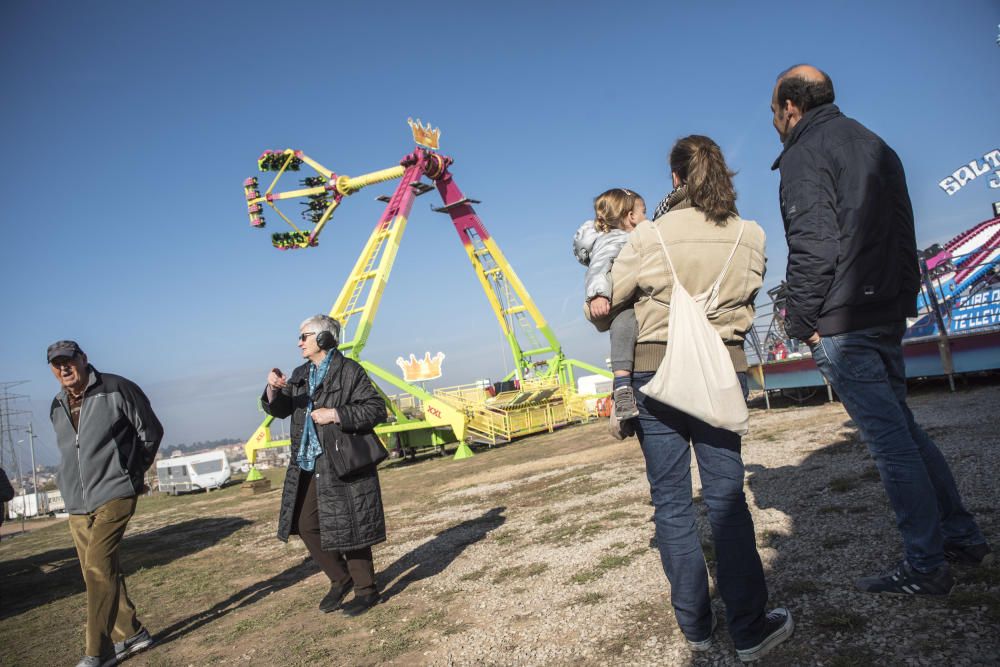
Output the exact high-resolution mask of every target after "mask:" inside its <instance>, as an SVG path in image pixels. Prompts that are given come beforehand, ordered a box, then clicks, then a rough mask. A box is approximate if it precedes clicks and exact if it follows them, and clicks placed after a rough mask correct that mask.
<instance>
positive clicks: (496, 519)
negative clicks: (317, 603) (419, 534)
mask: <svg viewBox="0 0 1000 667" xmlns="http://www.w3.org/2000/svg"><path fill="white" fill-rule="evenodd" d="M506 509H507V508H506V507H494V508H493V509H491V510H489V511H487V512H486V513H484V514H483V515H482V516H478V517H476V518H474V519H469V520H467V521H463V522H462V523H459V524H456V525H454V526H451V527H450V528H446V529H445V530H443V531H441V532H440V533H438V534H437V535H435V536H434V537H433V538H431V539H430V540H428V541H427V542H424V543H423V544H421V545H420V546H419V547H417V548H416V549H414V550H413V551H410V552H409V553H407V554H405V555H404V556H401V557H400V558H399V559H398V560H396V562H394V563H393V564H392V565H390V566H389V567H387V568H386V569H385V570H383V571H382V572H380V573H379V575H378V577H377V580H378V582H379V587H380V588H381V589H382V599H383V601H385V600H388V599H390V598H392V597H393V596H394V595H398V594H399V593H402V592H403V591H404V590H406V587H407V586H409V585H410V584H412V583H415V582H417V581H420V580H421V579H426V578H428V577H433V576H434V575H436V574H439V573H440V572H443V571H444V569H445V568H447V567H448V566H449V565H451V563H452V562H454V560H455V559H456V558H458V557H459V555H461V553H462V552H463V551H465V549H466V547H468V546H470V545H472V544H475V543H476V542H479V541H480V540H482V539H483V538H484V537H486V536H487V535H488V534H489V533H490V531H493V530H496V529H497V528H499V527H500V526H502V525H503V524H504V522H505V521H506V520H507V517H505V516H504V515H503V513H504V511H505V510H506ZM389 582H392V586H391V587H387V584H388V583H389Z"/></svg>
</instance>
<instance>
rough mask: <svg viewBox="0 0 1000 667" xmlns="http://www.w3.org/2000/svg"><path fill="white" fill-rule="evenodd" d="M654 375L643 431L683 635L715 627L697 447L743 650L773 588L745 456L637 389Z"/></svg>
mask: <svg viewBox="0 0 1000 667" xmlns="http://www.w3.org/2000/svg"><path fill="white" fill-rule="evenodd" d="M652 377H653V373H635V374H633V376H632V386H633V387H634V388H635V390H636V392H635V397H636V403H637V404H638V406H639V416H638V418H637V419H636V435H638V437H639V444H640V445H641V446H642V453H643V456H644V457H645V458H646V478H647V479H648V480H649V487H650V493H651V495H652V497H653V505H654V507H655V508H656V509H655V511H654V514H653V520H654V521H655V523H656V543H657V546H658V547H659V549H660V561H661V562H662V563H663V571H664V572H665V573H666V575H667V579H668V580H669V581H670V601H671V604H672V605H673V607H674V615H675V616H676V617H677V624H678V625H679V626H680V628H681V631H682V632H683V633H684V636H685V637H687V638H688V639H690V640H692V641H701V640H703V639H706V638H707V637H708V636H709V634H710V633H711V629H712V608H711V603H710V600H709V596H708V569H707V567H706V565H705V556H704V554H703V553H702V549H701V540H700V539H699V538H698V530H697V528H696V526H695V510H694V505H693V502H692V497H691V449H692V444H693V448H694V453H695V456H696V457H697V459H698V470H699V472H700V474H701V485H702V498H703V500H704V503H705V506H706V507H707V508H708V520H709V523H710V524H711V526H712V538H713V541H714V543H715V557H716V564H717V569H716V574H717V583H718V589H719V594H720V595H721V596H722V600H723V601H724V602H725V603H726V620H727V622H728V624H729V634H730V636H731V637H732V639H733V643H734V644H735V645H736V648H737V649H744V648H749V647H751V646H755V645H756V644H757V643H758V642H760V640H761V638H762V637H763V635H764V614H765V606H766V605H767V586H766V585H765V583H764V569H763V567H762V566H761V563H760V556H759V555H758V554H757V544H756V542H755V540H754V528H753V519H752V518H751V516H750V510H749V509H748V508H747V503H746V497H745V496H744V495H743V459H742V458H741V457H740V444H741V439H740V436H738V435H737V434H735V433H733V432H731V431H726V430H723V429H720V428H715V427H713V426H709V425H708V424H706V423H705V422H703V421H701V420H698V419H695V418H694V417H690V416H688V415H686V414H684V413H683V412H680V411H678V410H675V409H673V408H670V407H667V406H666V405H664V404H662V403H660V402H659V401H656V400H653V399H652V398H649V397H648V396H646V395H645V394H643V393H642V392H640V391H638V390H639V388H640V387H642V386H644V385H645V384H646V383H647V382H649V380H650V379H651V378H652Z"/></svg>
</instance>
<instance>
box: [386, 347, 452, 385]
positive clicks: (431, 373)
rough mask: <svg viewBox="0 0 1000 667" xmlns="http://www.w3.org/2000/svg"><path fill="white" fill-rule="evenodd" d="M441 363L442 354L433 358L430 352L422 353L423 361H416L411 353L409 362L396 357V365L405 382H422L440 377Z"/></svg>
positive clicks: (442, 359)
mask: <svg viewBox="0 0 1000 667" xmlns="http://www.w3.org/2000/svg"><path fill="white" fill-rule="evenodd" d="M443 361H444V352H438V353H437V354H435V355H434V356H433V357H431V353H430V352H424V358H423V359H417V358H416V357H415V356H414V355H413V353H412V352H411V353H410V360H409V361H407V360H406V359H403V357H396V365H397V366H399V368H400V370H402V371H403V379H404V380H406V381H407V382H422V381H424V380H434V379H435V378H439V377H441V362H443Z"/></svg>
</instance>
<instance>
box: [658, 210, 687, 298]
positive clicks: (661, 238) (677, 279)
mask: <svg viewBox="0 0 1000 667" xmlns="http://www.w3.org/2000/svg"><path fill="white" fill-rule="evenodd" d="M652 227H653V231H654V232H656V238H658V239H660V247H661V248H662V249H663V256H664V257H666V259H667V266H669V267H670V273H671V274H672V275H673V276H674V282H675V283H680V282H681V279H680V277H678V275H677V269H675V268H674V263H673V262H672V261H670V253H669V252H667V244H666V243H664V242H663V236H662V235H661V234H660V228H659V227H657V226H656V223H653V225H652ZM681 287H683V285H681Z"/></svg>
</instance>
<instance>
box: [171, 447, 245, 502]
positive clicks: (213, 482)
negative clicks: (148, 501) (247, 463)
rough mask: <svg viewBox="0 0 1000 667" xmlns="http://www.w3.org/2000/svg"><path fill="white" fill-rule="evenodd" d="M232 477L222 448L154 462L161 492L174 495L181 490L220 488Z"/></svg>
mask: <svg viewBox="0 0 1000 667" xmlns="http://www.w3.org/2000/svg"><path fill="white" fill-rule="evenodd" d="M231 475H232V473H231V472H230V469H229V458H228V457H227V456H226V452H225V451H223V450H221V449H220V450H216V451H213V452H202V453H201V454H191V455H190V456H174V457H172V458H169V459H162V460H160V461H157V462H156V477H157V479H158V480H159V484H160V491H162V492H164V493H169V494H171V495H174V496H176V495H177V494H178V493H181V492H184V491H197V490H198V489H205V490H208V489H218V488H221V487H222V485H223V484H225V483H226V482H228V481H229V478H230V476H231Z"/></svg>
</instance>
